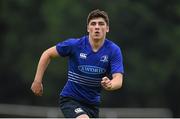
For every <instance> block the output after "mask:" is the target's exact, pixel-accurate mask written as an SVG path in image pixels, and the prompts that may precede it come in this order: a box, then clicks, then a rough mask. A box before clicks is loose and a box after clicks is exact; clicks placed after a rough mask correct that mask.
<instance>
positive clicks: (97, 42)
mask: <svg viewBox="0 0 180 119" xmlns="http://www.w3.org/2000/svg"><path fill="white" fill-rule="evenodd" d="M104 40H105V39H92V38H90V37H89V43H90V45H91V48H92V50H93V51H94V52H97V51H98V50H99V49H100V48H101V46H102V45H103V44H104Z"/></svg>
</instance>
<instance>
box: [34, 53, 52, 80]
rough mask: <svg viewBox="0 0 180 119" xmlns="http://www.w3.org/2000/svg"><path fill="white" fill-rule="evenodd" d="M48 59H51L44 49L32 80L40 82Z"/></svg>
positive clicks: (48, 61)
mask: <svg viewBox="0 0 180 119" xmlns="http://www.w3.org/2000/svg"><path fill="white" fill-rule="evenodd" d="M50 60H51V58H50V56H49V55H48V54H47V53H46V51H45V52H44V53H43V54H42V55H41V58H40V60H39V63H38V67H37V71H36V75H35V79H34V81H37V82H42V78H43V75H44V72H45V70H46V68H47V66H48V64H49V63H50Z"/></svg>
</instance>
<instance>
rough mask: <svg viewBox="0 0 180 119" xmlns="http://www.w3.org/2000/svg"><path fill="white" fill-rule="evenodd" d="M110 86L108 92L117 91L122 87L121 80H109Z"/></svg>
mask: <svg viewBox="0 0 180 119" xmlns="http://www.w3.org/2000/svg"><path fill="white" fill-rule="evenodd" d="M111 85H112V87H111V88H110V90H117V89H119V88H121V87H122V79H121V78H116V77H115V78H113V79H112V80H111Z"/></svg>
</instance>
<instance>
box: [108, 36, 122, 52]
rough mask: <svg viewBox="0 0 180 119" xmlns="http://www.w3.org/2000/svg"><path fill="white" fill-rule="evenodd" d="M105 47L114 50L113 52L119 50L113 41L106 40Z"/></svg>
mask: <svg viewBox="0 0 180 119" xmlns="http://www.w3.org/2000/svg"><path fill="white" fill-rule="evenodd" d="M106 47H107V48H110V49H114V50H116V49H120V46H119V45H117V44H116V43H114V42H113V41H111V40H108V39H106Z"/></svg>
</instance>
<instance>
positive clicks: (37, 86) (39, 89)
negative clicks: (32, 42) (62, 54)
mask: <svg viewBox="0 0 180 119" xmlns="http://www.w3.org/2000/svg"><path fill="white" fill-rule="evenodd" d="M58 56H59V54H58V52H57V50H56V46H53V47H51V48H49V49H47V50H45V51H44V52H43V53H42V55H41V57H40V60H39V63H38V66H37V70H36V75H35V78H34V81H33V83H32V85H31V90H32V91H33V93H34V94H35V95H37V96H42V94H43V85H42V79H43V75H44V72H45V70H46V68H47V66H48V64H49V63H50V61H51V59H52V58H55V57H58Z"/></svg>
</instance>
